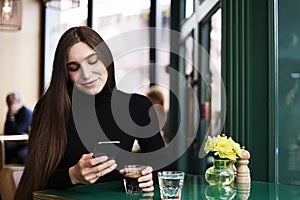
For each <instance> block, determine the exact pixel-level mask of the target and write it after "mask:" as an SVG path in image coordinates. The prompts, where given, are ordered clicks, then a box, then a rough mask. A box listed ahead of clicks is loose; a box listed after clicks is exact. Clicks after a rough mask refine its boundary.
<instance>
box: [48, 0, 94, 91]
mask: <svg viewBox="0 0 300 200" xmlns="http://www.w3.org/2000/svg"><path fill="white" fill-rule="evenodd" d="M87 4H88V3H87V0H81V1H80V7H76V8H70V9H66V10H60V9H53V8H45V12H46V16H45V62H44V72H45V73H44V77H43V80H44V90H45V89H46V88H47V87H48V85H49V83H50V78H51V73H52V64H53V59H54V53H55V49H56V46H57V43H58V40H59V38H60V37H61V35H62V34H63V33H64V32H65V31H66V30H67V29H69V28H70V27H72V26H80V25H84V26H86V25H87V15H88V11H87Z"/></svg>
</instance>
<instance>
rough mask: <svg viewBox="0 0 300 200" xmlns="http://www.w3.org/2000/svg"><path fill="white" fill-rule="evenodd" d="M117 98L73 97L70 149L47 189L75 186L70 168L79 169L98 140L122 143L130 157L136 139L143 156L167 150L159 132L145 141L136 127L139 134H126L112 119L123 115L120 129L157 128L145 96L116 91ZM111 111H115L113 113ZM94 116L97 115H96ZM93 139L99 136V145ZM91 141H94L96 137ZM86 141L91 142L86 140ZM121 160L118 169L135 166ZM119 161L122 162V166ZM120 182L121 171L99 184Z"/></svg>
mask: <svg viewBox="0 0 300 200" xmlns="http://www.w3.org/2000/svg"><path fill="white" fill-rule="evenodd" d="M116 94H117V95H116V96H114V95H112V94H111V93H110V92H107V91H102V92H100V93H99V94H97V95H96V96H88V95H85V94H82V93H80V92H78V93H77V94H75V95H74V93H73V97H72V106H73V107H72V116H71V117H70V120H69V122H68V127H67V131H66V132H67V147H66V150H65V154H64V156H63V158H62V159H61V161H60V164H59V165H58V167H57V169H56V170H55V171H54V173H53V174H52V176H51V177H50V179H49V180H48V184H47V187H46V188H47V189H64V188H69V187H72V186H74V185H73V184H72V183H71V180H70V177H69V172H68V171H69V168H70V167H72V166H74V165H76V163H77V162H78V161H79V159H80V158H81V156H82V155H83V154H86V153H89V152H91V151H92V145H95V144H96V143H97V141H99V140H106V139H108V140H118V141H120V148H121V149H123V150H125V151H126V152H128V153H129V152H131V149H132V146H133V142H134V140H135V139H137V140H138V143H139V145H140V148H141V152H145V153H147V152H153V151H155V150H158V149H160V148H162V147H164V142H163V139H162V137H161V135H160V133H159V131H158V132H156V133H155V134H153V133H151V134H150V136H149V137H146V136H145V133H142V132H141V130H142V129H138V128H136V127H135V126H134V127H133V128H130V130H132V131H133V132H134V131H136V133H127V132H128V130H124V128H120V126H119V125H118V124H119V122H118V120H115V117H114V116H113V115H114V114H113V113H115V112H116V113H117V114H118V115H119V114H120V115H119V116H121V127H122V125H124V124H131V123H132V122H133V123H135V125H137V126H139V127H145V126H147V125H149V123H155V126H156V125H157V127H158V122H157V119H156V118H154V119H152V122H151V120H150V117H149V109H150V107H151V106H152V104H151V102H150V101H149V99H147V98H146V97H145V96H142V95H138V94H126V93H123V92H121V91H116ZM114 97H116V98H114ZM74 99H76V100H74ZM127 100H128V101H127ZM112 102H113V103H112ZM128 102H129V103H128ZM91 105H95V106H91ZM112 107H113V108H114V109H112ZM126 108H129V115H130V117H128V116H127V115H126ZM127 111H128V109H127ZM95 113H96V115H93V114H95ZM93 116H97V117H95V118H96V122H97V126H99V125H100V127H101V129H102V130H101V131H102V133H104V135H105V137H107V138H105V139H104V138H103V136H101V134H99V127H97V126H95V121H93V119H92V118H93ZM123 116H125V117H123ZM122 117H123V118H122ZM90 118H91V119H90ZM122 129H123V130H122ZM143 130H144V129H143ZM101 131H100V132H101ZM139 134H141V135H142V137H139ZM146 134H147V133H146ZM91 135H100V136H99V137H98V138H99V139H98V138H97V141H93V140H95V139H91V138H89V137H90V136H91ZM91 137H93V138H94V136H91ZM83 138H84V139H83ZM86 138H89V139H87V140H85V139H86ZM86 141H87V142H86ZM91 141H92V142H91ZM88 143H90V144H88ZM118 156H119V155H118ZM118 156H117V158H116V162H117V164H118V167H121V166H120V165H123V164H133V163H134V161H133V160H132V159H131V160H130V159H128V162H130V163H124V160H126V159H124V158H122V157H119V158H118ZM121 156H122V155H121ZM123 156H124V155H123ZM118 160H120V162H119V161H118ZM125 162H126V161H125ZM136 164H143V163H136ZM120 179H122V176H121V175H120V174H119V172H118V170H114V171H113V172H111V173H109V174H107V175H105V176H103V177H100V178H99V179H98V180H97V182H106V181H113V180H120Z"/></svg>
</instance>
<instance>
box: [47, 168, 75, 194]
mask: <svg viewBox="0 0 300 200" xmlns="http://www.w3.org/2000/svg"><path fill="white" fill-rule="evenodd" d="M72 186H74V185H73V184H72V182H71V179H70V176H69V168H60V169H56V170H55V171H54V173H53V174H52V175H51V177H50V178H49V180H48V183H47V186H46V188H49V189H58V190H60V189H66V188H70V187H72Z"/></svg>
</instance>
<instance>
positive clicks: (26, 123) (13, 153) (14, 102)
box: [4, 92, 32, 164]
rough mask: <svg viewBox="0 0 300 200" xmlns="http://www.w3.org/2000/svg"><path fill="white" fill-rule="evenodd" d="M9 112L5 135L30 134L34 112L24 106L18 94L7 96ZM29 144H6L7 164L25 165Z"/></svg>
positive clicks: (13, 93) (12, 93)
mask: <svg viewBox="0 0 300 200" xmlns="http://www.w3.org/2000/svg"><path fill="white" fill-rule="evenodd" d="M6 103H7V106H8V111H7V115H6V121H5V125H4V133H5V135H17V134H24V133H28V132H29V129H30V125H31V118H32V111H31V110H30V109H28V108H27V107H26V106H24V105H23V103H22V99H21V96H20V94H19V93H18V92H11V93H9V94H8V95H7V96H6ZM27 146H28V145H27V144H25V143H20V142H6V143H5V163H7V164H9V163H17V164H24V163H25V160H26V155H27Z"/></svg>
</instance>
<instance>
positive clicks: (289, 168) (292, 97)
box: [276, 0, 300, 185]
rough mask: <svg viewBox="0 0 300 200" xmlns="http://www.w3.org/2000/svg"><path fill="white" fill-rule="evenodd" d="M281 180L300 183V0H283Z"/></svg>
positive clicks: (281, 26) (279, 125) (280, 101)
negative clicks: (288, 23)
mask: <svg viewBox="0 0 300 200" xmlns="http://www.w3.org/2000/svg"><path fill="white" fill-rule="evenodd" d="M278 3H279V6H278V8H279V18H278V28H279V30H278V36H279V38H278V47H279V48H278V57H279V60H278V81H277V82H276V83H277V84H278V85H277V87H278V99H277V100H278V124H277V125H278V127H277V128H278V129H277V130H278V131H277V133H278V135H277V141H278V146H277V148H278V174H277V175H278V176H277V178H278V181H279V182H280V183H285V184H297V185H300V167H299V166H300V123H299V119H300V87H299V86H300V85H299V84H300V58H299V50H300V29H299V26H288V25H287V24H286V22H287V21H289V22H290V23H291V24H297V23H298V21H299V17H300V13H299V9H298V8H299V6H300V1H294V0H279V1H278Z"/></svg>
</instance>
